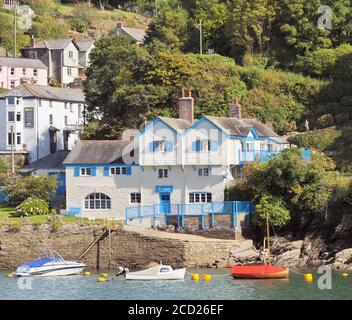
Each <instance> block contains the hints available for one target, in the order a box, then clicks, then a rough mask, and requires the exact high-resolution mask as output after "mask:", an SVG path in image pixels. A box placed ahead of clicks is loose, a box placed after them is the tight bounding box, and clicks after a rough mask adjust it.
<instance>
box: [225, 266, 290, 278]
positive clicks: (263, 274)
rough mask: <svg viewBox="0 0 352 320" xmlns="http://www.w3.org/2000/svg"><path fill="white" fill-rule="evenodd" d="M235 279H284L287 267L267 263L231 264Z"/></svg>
mask: <svg viewBox="0 0 352 320" xmlns="http://www.w3.org/2000/svg"><path fill="white" fill-rule="evenodd" d="M228 268H231V274H232V276H233V277H234V278H235V279H284V278H288V273H289V271H288V269H287V268H280V267H274V266H272V265H270V264H267V265H253V266H231V267H228Z"/></svg>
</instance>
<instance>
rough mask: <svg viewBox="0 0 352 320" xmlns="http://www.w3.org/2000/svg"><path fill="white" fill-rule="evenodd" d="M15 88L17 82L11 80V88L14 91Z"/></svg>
mask: <svg viewBox="0 0 352 320" xmlns="http://www.w3.org/2000/svg"><path fill="white" fill-rule="evenodd" d="M14 87H16V81H15V80H11V82H10V88H11V89H13V88H14Z"/></svg>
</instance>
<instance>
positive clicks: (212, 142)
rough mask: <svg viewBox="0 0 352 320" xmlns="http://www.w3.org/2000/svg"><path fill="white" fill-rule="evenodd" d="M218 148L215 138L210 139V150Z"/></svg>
mask: <svg viewBox="0 0 352 320" xmlns="http://www.w3.org/2000/svg"><path fill="white" fill-rule="evenodd" d="M217 150H218V142H217V141H216V140H212V141H211V142H210V151H217Z"/></svg>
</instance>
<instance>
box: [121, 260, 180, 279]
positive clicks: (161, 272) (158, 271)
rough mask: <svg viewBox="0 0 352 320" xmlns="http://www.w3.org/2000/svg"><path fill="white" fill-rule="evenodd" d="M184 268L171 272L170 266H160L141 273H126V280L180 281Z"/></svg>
mask: <svg viewBox="0 0 352 320" xmlns="http://www.w3.org/2000/svg"><path fill="white" fill-rule="evenodd" d="M185 273H186V268H183V269H176V270H173V269H172V268H171V266H165V265H162V264H160V265H159V266H156V267H152V268H149V269H146V270H142V271H136V272H129V271H128V272H126V273H125V277H126V280H182V279H184V278H185Z"/></svg>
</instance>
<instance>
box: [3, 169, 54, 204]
mask: <svg viewBox="0 0 352 320" xmlns="http://www.w3.org/2000/svg"><path fill="white" fill-rule="evenodd" d="M55 190H56V178H55V177H49V176H43V175H40V176H24V177H22V176H12V177H11V179H8V180H7V184H6V185H5V188H4V192H5V194H6V195H7V197H8V198H9V202H10V203H11V204H14V205H17V204H19V203H21V202H22V201H24V200H25V199H27V198H31V197H32V198H39V199H42V200H46V201H49V200H50V199H51V197H52V196H53V195H54V193H55Z"/></svg>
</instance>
